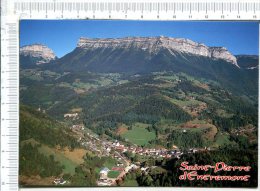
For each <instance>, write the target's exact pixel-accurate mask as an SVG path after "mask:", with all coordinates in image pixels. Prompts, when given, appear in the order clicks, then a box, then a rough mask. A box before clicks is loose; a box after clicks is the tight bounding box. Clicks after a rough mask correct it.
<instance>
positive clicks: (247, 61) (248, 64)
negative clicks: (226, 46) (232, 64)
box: [236, 55, 259, 70]
mask: <svg viewBox="0 0 260 191" xmlns="http://www.w3.org/2000/svg"><path fill="white" fill-rule="evenodd" d="M236 58H237V64H238V65H239V67H241V68H244V69H249V70H252V69H258V67H259V56H257V55H237V56H236Z"/></svg>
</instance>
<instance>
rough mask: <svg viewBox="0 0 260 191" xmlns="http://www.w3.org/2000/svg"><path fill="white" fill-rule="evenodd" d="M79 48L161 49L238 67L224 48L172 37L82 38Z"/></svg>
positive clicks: (155, 50) (234, 58)
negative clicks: (217, 60)
mask: <svg viewBox="0 0 260 191" xmlns="http://www.w3.org/2000/svg"><path fill="white" fill-rule="evenodd" d="M77 47H78V48H83V49H98V48H112V49H115V48H122V49H128V48H136V49H140V50H143V51H148V52H150V53H155V54H156V53H157V52H158V51H159V50H160V49H161V48H166V49H168V50H169V51H170V52H171V53H172V54H174V52H173V50H174V51H179V52H185V53H190V54H194V55H200V56H206V57H210V58H213V59H223V60H226V61H228V62H230V63H232V64H234V65H236V66H237V67H239V66H238V65H237V60H236V57H235V56H233V55H232V54H231V53H230V52H229V51H228V50H227V49H226V48H224V47H208V46H206V45H204V44H201V43H197V42H194V41H191V40H189V39H183V38H170V37H164V36H160V37H126V38H92V39H91V38H80V39H79V41H78V44H77Z"/></svg>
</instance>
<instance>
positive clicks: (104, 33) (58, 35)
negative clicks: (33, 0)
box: [20, 20, 259, 57]
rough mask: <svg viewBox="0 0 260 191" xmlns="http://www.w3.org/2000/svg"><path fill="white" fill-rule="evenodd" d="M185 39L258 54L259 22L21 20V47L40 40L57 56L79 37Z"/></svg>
mask: <svg viewBox="0 0 260 191" xmlns="http://www.w3.org/2000/svg"><path fill="white" fill-rule="evenodd" d="M161 35H162V36H168V37H173V38H187V39H190V40H193V41H195V42H199V43H203V44H205V45H207V46H223V47H226V48H227V49H228V50H229V51H230V52H231V53H232V54H234V55H238V54H249V55H258V54H259V46H258V44H259V23H257V22H228V21H222V22H212V21H210V22H209V21H206V22H200V21H197V22H195V21H119V20H116V21H111V20H110V21H108V20H22V21H21V22H20V46H24V45H30V44H35V43H40V44H44V45H46V46H48V47H49V48H51V49H52V50H53V51H54V53H55V54H56V55H57V56H58V57H62V56H64V55H65V54H67V53H69V52H71V51H72V50H73V49H75V48H76V45H77V42H78V40H79V38H80V37H87V38H120V37H128V36H139V37H148V36H149V37H150V36H161Z"/></svg>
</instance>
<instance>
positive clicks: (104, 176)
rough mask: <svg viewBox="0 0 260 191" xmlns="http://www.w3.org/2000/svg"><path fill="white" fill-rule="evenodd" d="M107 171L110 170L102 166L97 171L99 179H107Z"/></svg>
mask: <svg viewBox="0 0 260 191" xmlns="http://www.w3.org/2000/svg"><path fill="white" fill-rule="evenodd" d="M109 171H110V170H109V169H108V168H107V167H104V168H102V169H101V170H100V172H99V176H100V178H99V179H101V180H104V179H107V174H108V172H109Z"/></svg>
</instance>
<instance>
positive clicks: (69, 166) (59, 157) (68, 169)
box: [39, 145, 78, 175]
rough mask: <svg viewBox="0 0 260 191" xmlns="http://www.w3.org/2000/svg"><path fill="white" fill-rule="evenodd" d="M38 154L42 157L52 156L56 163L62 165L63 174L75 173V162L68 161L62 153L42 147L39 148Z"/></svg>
mask: <svg viewBox="0 0 260 191" xmlns="http://www.w3.org/2000/svg"><path fill="white" fill-rule="evenodd" d="M39 152H40V153H42V154H44V155H53V156H54V159H55V160H56V161H59V162H60V163H61V164H62V165H64V167H65V168H64V170H63V172H64V173H70V174H72V175H73V174H74V173H75V168H76V166H77V165H78V163H77V162H75V161H72V160H70V159H69V158H67V157H66V156H65V155H64V154H63V153H61V152H58V151H56V150H55V149H52V148H49V147H48V146H45V145H42V146H41V147H40V148H39Z"/></svg>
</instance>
